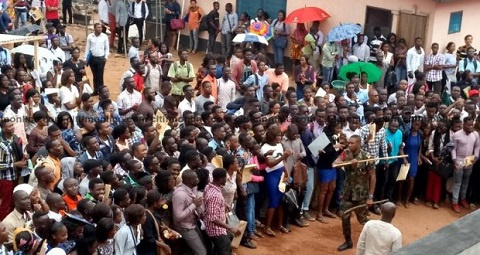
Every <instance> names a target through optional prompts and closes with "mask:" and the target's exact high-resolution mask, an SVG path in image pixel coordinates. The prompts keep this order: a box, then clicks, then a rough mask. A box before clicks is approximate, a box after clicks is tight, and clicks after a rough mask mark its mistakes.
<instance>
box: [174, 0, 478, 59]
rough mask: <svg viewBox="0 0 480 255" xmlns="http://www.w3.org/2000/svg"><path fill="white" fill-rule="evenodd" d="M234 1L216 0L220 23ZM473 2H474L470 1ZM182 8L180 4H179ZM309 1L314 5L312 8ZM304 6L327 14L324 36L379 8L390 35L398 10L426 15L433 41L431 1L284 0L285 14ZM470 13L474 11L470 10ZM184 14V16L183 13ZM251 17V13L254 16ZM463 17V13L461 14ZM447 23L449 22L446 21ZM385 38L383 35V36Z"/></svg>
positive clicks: (206, 7) (209, 3) (208, 6)
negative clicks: (385, 13) (387, 16)
mask: <svg viewBox="0 0 480 255" xmlns="http://www.w3.org/2000/svg"><path fill="white" fill-rule="evenodd" d="M236 1H237V0H219V1H218V2H219V3H220V20H223V15H224V14H225V10H224V9H225V7H224V6H225V4H226V3H228V2H231V3H232V4H233V5H234V9H235V6H236ZM241 1H254V0H241ZM472 1H476V0H472ZM178 2H179V3H180V5H182V1H181V0H179V1H178ZM312 2H314V4H313V5H312ZM184 3H185V5H184V8H183V10H187V8H188V6H189V4H190V2H189V0H185V2H184ZM212 3H213V1H198V5H199V6H200V7H201V8H202V9H203V10H204V11H205V12H209V11H210V10H212V8H213V7H212V6H213V4H212ZM304 6H318V7H320V8H322V9H324V10H325V11H326V12H328V13H329V14H330V16H331V18H329V19H327V20H325V21H323V22H321V25H320V29H321V30H322V31H323V32H324V34H327V33H328V31H329V30H330V29H331V28H332V27H334V26H337V25H339V24H340V22H353V23H360V24H364V22H365V16H366V7H367V6H372V7H378V8H383V9H388V10H392V13H393V22H392V32H396V31H397V23H398V17H399V16H398V15H399V13H400V11H403V12H408V13H412V14H418V15H425V16H428V17H429V19H428V25H427V31H426V34H427V37H426V38H425V45H430V43H431V42H432V38H431V35H432V31H433V29H434V24H433V20H434V19H433V17H434V10H435V7H436V6H437V3H436V2H434V1H433V0H422V1H418V0H389V1H385V0H315V1H312V0H287V8H286V12H287V14H288V13H289V12H291V11H293V10H295V9H298V8H302V7H304ZM472 12H473V10H472ZM184 15H185V14H184ZM253 15H254V14H253ZM464 15H465V14H464ZM446 22H448V21H446ZM290 28H291V31H293V29H294V24H292V25H290ZM182 34H184V35H187V34H188V31H187V30H186V29H185V30H184V31H182ZM385 36H386V35H385ZM207 37H208V35H207V33H206V32H203V33H201V35H200V38H203V39H207ZM219 40H220V37H218V38H217V41H219ZM286 55H287V56H288V55H289V52H286Z"/></svg>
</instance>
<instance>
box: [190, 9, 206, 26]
mask: <svg viewBox="0 0 480 255" xmlns="http://www.w3.org/2000/svg"><path fill="white" fill-rule="evenodd" d="M202 16H203V11H202V8H200V7H197V9H196V10H193V9H192V8H190V9H189V12H188V29H189V30H195V29H198V27H199V26H200V23H199V22H197V21H199V20H200V18H201V17H202Z"/></svg>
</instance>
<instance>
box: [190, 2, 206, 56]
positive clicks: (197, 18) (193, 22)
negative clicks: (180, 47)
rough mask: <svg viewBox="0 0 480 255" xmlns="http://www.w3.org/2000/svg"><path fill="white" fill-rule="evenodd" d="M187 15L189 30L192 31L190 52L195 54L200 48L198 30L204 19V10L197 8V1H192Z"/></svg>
mask: <svg viewBox="0 0 480 255" xmlns="http://www.w3.org/2000/svg"><path fill="white" fill-rule="evenodd" d="M187 15H188V30H190V52H192V53H193V54H195V53H197V46H198V32H199V30H198V29H199V27H200V22H201V20H202V18H203V10H202V8H200V7H198V6H197V0H190V8H188V14H187Z"/></svg>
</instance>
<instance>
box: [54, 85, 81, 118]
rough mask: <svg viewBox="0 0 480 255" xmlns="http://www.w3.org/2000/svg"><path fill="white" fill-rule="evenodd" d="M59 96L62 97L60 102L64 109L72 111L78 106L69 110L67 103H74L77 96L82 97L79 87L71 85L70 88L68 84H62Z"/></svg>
mask: <svg viewBox="0 0 480 255" xmlns="http://www.w3.org/2000/svg"><path fill="white" fill-rule="evenodd" d="M58 97H59V98H60V103H61V104H62V111H67V112H70V111H73V110H76V108H74V109H71V110H68V109H67V107H65V104H66V103H73V102H75V101H76V100H77V98H79V97H80V94H79V93H78V89H77V87H75V86H73V85H71V86H70V89H69V88H68V87H67V86H61V87H60V91H59V92H58Z"/></svg>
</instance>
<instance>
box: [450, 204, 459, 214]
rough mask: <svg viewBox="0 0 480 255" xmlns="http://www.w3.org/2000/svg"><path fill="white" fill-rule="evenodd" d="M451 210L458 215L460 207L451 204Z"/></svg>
mask: <svg viewBox="0 0 480 255" xmlns="http://www.w3.org/2000/svg"><path fill="white" fill-rule="evenodd" d="M452 209H453V211H454V212H456V213H460V207H459V206H458V204H452Z"/></svg>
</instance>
